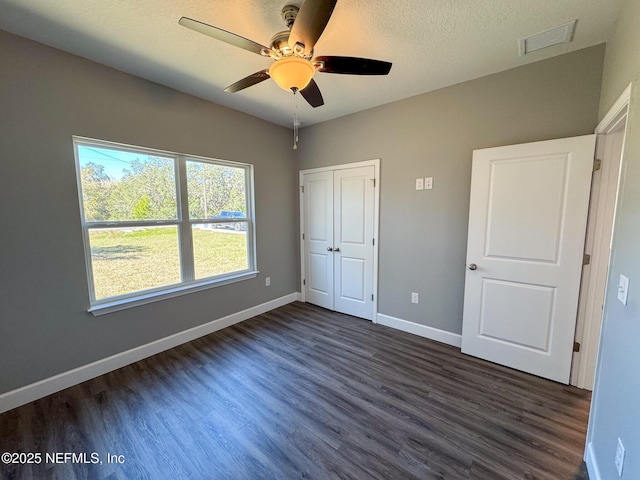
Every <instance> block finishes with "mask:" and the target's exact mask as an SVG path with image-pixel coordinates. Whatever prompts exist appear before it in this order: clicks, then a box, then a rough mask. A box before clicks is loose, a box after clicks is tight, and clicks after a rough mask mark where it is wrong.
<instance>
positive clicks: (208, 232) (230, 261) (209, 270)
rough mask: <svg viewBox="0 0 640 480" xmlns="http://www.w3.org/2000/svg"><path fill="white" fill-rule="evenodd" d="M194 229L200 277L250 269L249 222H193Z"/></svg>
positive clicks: (198, 274) (195, 259) (196, 261)
mask: <svg viewBox="0 0 640 480" xmlns="http://www.w3.org/2000/svg"><path fill="white" fill-rule="evenodd" d="M223 227H226V228H223ZM192 232H193V257H194V266H195V277H196V278H206V277H213V276H215V275H222V274H224V273H231V272H237V271H241V270H247V269H248V268H249V261H248V249H247V222H237V224H235V225H234V224H233V223H232V224H224V225H222V224H213V223H199V224H194V225H193V227H192Z"/></svg>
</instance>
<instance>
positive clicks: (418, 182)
mask: <svg viewBox="0 0 640 480" xmlns="http://www.w3.org/2000/svg"><path fill="white" fill-rule="evenodd" d="M416 190H424V178H416Z"/></svg>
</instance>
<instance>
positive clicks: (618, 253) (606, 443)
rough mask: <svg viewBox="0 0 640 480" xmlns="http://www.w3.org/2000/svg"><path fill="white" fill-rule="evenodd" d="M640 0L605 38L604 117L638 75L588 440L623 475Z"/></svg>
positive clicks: (636, 202) (638, 372)
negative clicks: (619, 458) (625, 289)
mask: <svg viewBox="0 0 640 480" xmlns="http://www.w3.org/2000/svg"><path fill="white" fill-rule="evenodd" d="M639 45H640V2H638V1H637V0H626V2H625V4H624V7H623V9H622V12H621V13H620V16H619V19H618V25H617V27H616V32H615V34H614V35H613V37H612V38H611V40H610V41H609V42H608V43H607V50H606V57H605V69H604V77H603V84H602V100H601V103H600V116H601V117H603V116H604V115H606V113H607V111H608V110H609V109H610V108H611V106H612V105H613V103H614V102H615V101H616V99H617V98H618V97H619V96H620V94H621V93H622V92H623V90H624V89H625V88H626V87H627V85H628V84H629V83H630V82H633V84H634V85H633V91H632V97H631V98H632V100H631V105H630V108H629V119H628V124H627V128H628V131H627V137H626V145H625V153H624V157H623V169H622V179H621V182H622V183H621V190H620V197H619V200H618V201H619V203H618V210H617V212H616V220H615V227H614V239H613V250H612V259H611V260H612V261H611V267H610V271H609V272H610V277H609V283H608V285H609V287H608V289H607V296H606V300H605V311H604V320H603V325H602V336H601V340H600V351H599V355H598V367H597V370H596V384H595V388H594V393H593V404H592V407H591V417H590V420H589V439H588V440H589V441H591V442H592V446H593V451H594V453H595V457H596V460H597V462H598V465H599V468H600V471H601V474H602V478H603V479H609V478H619V477H618V473H617V472H616V470H615V467H614V457H615V450H616V444H617V439H618V437H620V438H621V439H622V441H623V443H624V446H625V448H626V450H627V454H626V459H625V468H624V473H623V476H622V478H623V479H629V480H631V479H633V480H635V479H638V478H640V346H639V342H640V91H639V87H640V83H638V80H639V78H640V48H638V46H639ZM620 274H623V275H626V276H627V277H629V279H630V282H629V296H628V302H627V306H626V307H625V306H624V305H622V304H621V303H620V302H619V301H618V300H617V299H616V295H617V285H618V279H619V276H620Z"/></svg>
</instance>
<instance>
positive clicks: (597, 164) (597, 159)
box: [593, 158, 602, 172]
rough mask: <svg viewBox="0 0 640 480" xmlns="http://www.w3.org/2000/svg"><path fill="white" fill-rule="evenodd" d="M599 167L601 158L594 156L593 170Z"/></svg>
mask: <svg viewBox="0 0 640 480" xmlns="http://www.w3.org/2000/svg"><path fill="white" fill-rule="evenodd" d="M601 168H602V160H600V159H599V158H595V159H594V160H593V171H594V172H597V171H598V170H600V169H601Z"/></svg>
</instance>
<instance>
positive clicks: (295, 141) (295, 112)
mask: <svg viewBox="0 0 640 480" xmlns="http://www.w3.org/2000/svg"><path fill="white" fill-rule="evenodd" d="M298 127H300V121H299V120H298V97H297V96H296V91H295V90H294V91H293V149H294V150H297V149H298Z"/></svg>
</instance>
